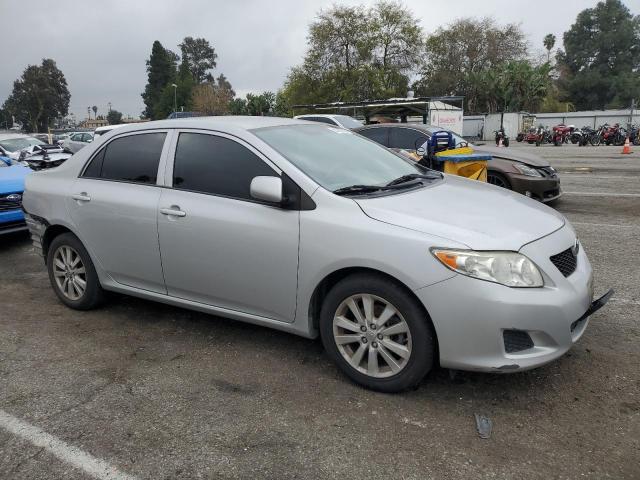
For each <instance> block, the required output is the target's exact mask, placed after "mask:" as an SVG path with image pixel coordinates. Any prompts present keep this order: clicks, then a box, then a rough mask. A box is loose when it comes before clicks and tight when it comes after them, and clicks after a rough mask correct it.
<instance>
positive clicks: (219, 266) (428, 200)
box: [24, 117, 608, 392]
mask: <svg viewBox="0 0 640 480" xmlns="http://www.w3.org/2000/svg"><path fill="white" fill-rule="evenodd" d="M24 208H25V210H26V212H27V223H28V225H29V228H30V231H31V235H32V237H33V240H34V244H35V245H36V246H38V247H39V248H40V251H41V252H42V254H43V256H44V258H45V261H46V265H47V267H48V271H49V277H50V280H51V285H52V287H53V289H54V291H55V292H56V294H57V295H58V297H59V298H60V300H61V301H62V302H63V303H64V304H66V305H68V306H69V307H71V308H75V309H80V310H85V309H90V308H94V307H96V306H98V305H99V304H100V303H101V302H102V301H103V300H104V298H105V297H104V291H105V290H110V291H116V292H120V293H124V294H129V295H134V296H138V297H143V298H147V299H151V300H156V301H159V302H164V303H168V304H172V305H178V306H182V307H185V308H190V309H194V310H199V311H202V312H208V313H211V314H215V315H221V316H225V317H230V318H233V319H237V320H241V321H245V322H250V323H255V324H259V325H265V326H268V327H272V328H276V329H279V330H285V331H287V332H291V333H294V334H298V335H303V336H305V337H309V338H314V337H317V336H320V337H321V339H322V342H323V344H324V346H325V348H326V351H327V354H328V355H329V357H331V358H332V359H333V360H334V361H335V362H336V364H337V365H338V367H339V368H340V369H341V370H342V371H343V372H344V373H345V374H346V375H348V376H349V377H350V378H351V379H353V380H354V381H356V382H358V383H360V384H362V385H365V386H367V387H369V388H373V389H376V390H380V391H387V392H395V391H400V390H403V389H407V388H411V387H413V386H415V385H417V384H418V383H419V382H420V380H421V379H422V378H423V377H424V376H425V375H426V373H427V372H429V370H431V368H432V367H433V366H434V365H435V364H437V363H439V364H440V365H442V366H443V367H448V368H455V369H468V370H482V371H489V372H515V371H521V370H525V369H529V368H533V367H537V366H539V365H543V364H545V363H547V362H550V361H552V360H554V359H556V358H558V357H559V356H561V355H563V354H564V353H565V352H566V351H567V350H569V348H570V347H571V346H572V345H573V344H574V343H575V342H577V341H578V339H579V338H580V337H581V336H582V335H583V333H584V332H585V329H586V328H587V325H588V322H589V315H590V314H591V313H593V312H594V311H595V310H596V309H597V308H599V307H600V306H602V305H603V304H604V302H605V301H606V299H607V298H608V297H605V298H603V299H599V300H597V301H595V302H594V301H593V298H592V292H593V285H592V272H591V266H590V264H589V260H588V259H587V255H586V253H585V251H584V248H582V246H581V245H580V243H579V241H578V240H577V238H576V234H575V232H574V230H573V228H572V227H571V225H569V223H568V222H567V220H566V219H565V218H564V217H563V216H562V215H561V214H559V213H558V212H556V211H554V210H552V209H550V208H548V207H546V206H544V205H542V204H540V203H538V202H535V201H533V200H531V199H529V198H526V197H524V196H521V195H518V194H514V193H513V192H510V191H507V190H505V189H501V188H497V187H495V186H492V185H488V184H485V183H481V182H477V181H473V180H467V179H464V178H460V177H455V176H448V175H443V174H441V173H439V172H436V171H432V170H428V169H426V168H424V167H422V166H420V165H417V164H415V163H413V162H410V161H408V160H406V159H404V158H403V157H402V156H400V155H398V154H396V153H394V152H392V151H390V150H388V149H386V148H384V147H382V146H380V145H378V144H377V143H375V142H372V141H370V140H367V139H365V138H364V137H362V136H360V135H357V134H355V133H353V132H351V131H349V130H345V129H341V128H335V127H331V126H327V125H321V124H312V123H310V122H304V121H297V120H288V119H280V118H260V117H253V118H243V117H237V118H236V117H216V118H191V119H180V120H166V121H160V122H150V123H146V124H138V125H132V126H126V127H122V128H118V129H116V130H113V131H111V132H109V133H107V134H105V135H104V136H102V137H100V138H99V139H97V140H96V141H95V142H94V143H93V144H91V145H90V146H88V147H86V148H84V149H82V150H81V151H80V152H79V153H78V154H76V155H74V156H73V157H71V159H70V160H68V161H67V162H66V163H65V164H63V165H62V166H61V167H59V168H57V169H53V170H51V171H48V172H37V173H34V174H32V175H29V176H28V177H27V180H26V191H25V194H24ZM492 212H500V214H499V215H495V214H494V213H492Z"/></svg>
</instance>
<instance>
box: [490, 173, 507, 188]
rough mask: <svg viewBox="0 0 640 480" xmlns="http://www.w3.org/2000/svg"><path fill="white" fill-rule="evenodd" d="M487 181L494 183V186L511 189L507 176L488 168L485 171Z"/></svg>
mask: <svg viewBox="0 0 640 480" xmlns="http://www.w3.org/2000/svg"><path fill="white" fill-rule="evenodd" d="M487 183H490V184H491V185H495V186H496V187H502V188H506V189H507V190H511V184H510V183H509V180H507V177H505V176H504V175H502V174H501V173H498V172H494V171H491V170H489V171H488V172H487Z"/></svg>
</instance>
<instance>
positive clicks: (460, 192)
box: [354, 175, 565, 251]
mask: <svg viewBox="0 0 640 480" xmlns="http://www.w3.org/2000/svg"><path fill="white" fill-rule="evenodd" d="M354 200H355V201H356V202H357V203H358V205H359V206H360V208H362V210H363V211H364V213H365V214H366V215H367V216H369V217H371V218H373V219H375V220H379V221H381V222H385V223H389V224H392V225H397V226H400V227H405V228H409V229H411V230H416V231H420V232H423V233H427V234H430V235H436V236H439V237H444V238H447V239H449V240H452V241H454V242H458V243H463V244H465V245H467V246H468V247H469V248H472V249H474V250H510V251H518V250H520V248H521V247H522V246H523V245H525V244H527V243H530V242H532V241H534V240H537V239H539V238H541V237H544V236H546V235H549V234H550V233H552V232H554V231H556V230H558V229H559V228H561V227H562V226H563V225H564V224H565V219H564V217H563V216H562V215H561V214H559V213H558V212H556V211H555V210H553V209H551V208H549V207H547V206H545V205H543V204H541V203H538V202H536V201H535V200H532V199H530V198H527V197H525V196H524V195H520V194H516V193H513V192H511V191H509V190H505V189H504V188H499V187H495V186H493V185H489V184H487V183H484V182H479V181H477V180H469V179H466V178H461V177H457V176H454V175H445V177H444V180H442V181H439V182H438V183H435V184H432V185H430V186H428V187H424V188H420V189H416V190H412V191H408V192H405V193H397V194H394V195H387V196H383V197H377V198H358V197H355V198H354ZM442 246H447V245H446V244H444V245H442Z"/></svg>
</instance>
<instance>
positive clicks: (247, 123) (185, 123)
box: [119, 116, 309, 133]
mask: <svg viewBox="0 0 640 480" xmlns="http://www.w3.org/2000/svg"><path fill="white" fill-rule="evenodd" d="M284 125H309V122H306V121H304V120H295V119H292V118H282V117H252V116H217V117H189V118H176V119H170V120H169V119H168V120H156V121H153V122H141V123H131V124H128V125H123V126H122V132H123V133H125V132H135V131H138V130H149V129H160V128H180V129H189V128H193V129H205V130H223V131H224V130H226V131H247V130H253V129H256V128H264V127H278V126H284ZM119 126H120V125H119ZM119 131H120V130H119Z"/></svg>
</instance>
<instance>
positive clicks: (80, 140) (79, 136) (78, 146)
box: [62, 132, 93, 153]
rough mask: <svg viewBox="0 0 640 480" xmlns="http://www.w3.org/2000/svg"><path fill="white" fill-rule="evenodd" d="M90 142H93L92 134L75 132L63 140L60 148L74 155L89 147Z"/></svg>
mask: <svg viewBox="0 0 640 480" xmlns="http://www.w3.org/2000/svg"><path fill="white" fill-rule="evenodd" d="M91 142H93V133H91V132H76V133H74V134H72V135H71V136H70V137H69V138H68V139H66V140H64V141H63V142H62V146H63V147H64V148H66V149H67V150H69V151H71V152H73V153H76V152H79V151H80V150H82V149H83V148H84V147H86V146H87V145H89V144H90V143H91Z"/></svg>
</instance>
